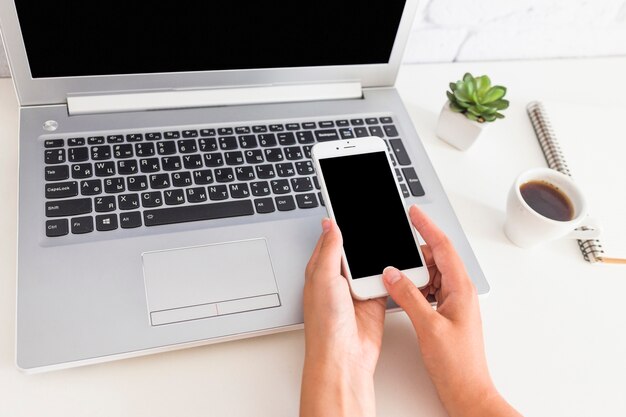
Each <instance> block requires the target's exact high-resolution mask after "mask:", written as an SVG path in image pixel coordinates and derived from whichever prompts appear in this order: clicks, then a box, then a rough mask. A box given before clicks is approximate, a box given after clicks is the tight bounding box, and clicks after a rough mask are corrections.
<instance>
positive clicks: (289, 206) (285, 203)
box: [274, 195, 296, 211]
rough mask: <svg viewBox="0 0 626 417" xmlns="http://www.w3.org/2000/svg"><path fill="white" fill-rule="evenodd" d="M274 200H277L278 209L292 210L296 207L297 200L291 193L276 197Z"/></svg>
mask: <svg viewBox="0 0 626 417" xmlns="http://www.w3.org/2000/svg"><path fill="white" fill-rule="evenodd" d="M274 200H275V201H276V207H278V211H291V210H295V209H296V202H295V200H294V199H293V197H292V196H290V195H285V196H281V197H276V198H275V199H274Z"/></svg>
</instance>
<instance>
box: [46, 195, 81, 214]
mask: <svg viewBox="0 0 626 417" xmlns="http://www.w3.org/2000/svg"><path fill="white" fill-rule="evenodd" d="M87 213H91V198H77V199H74V200H58V201H46V217H63V216H76V215H78V214H87Z"/></svg>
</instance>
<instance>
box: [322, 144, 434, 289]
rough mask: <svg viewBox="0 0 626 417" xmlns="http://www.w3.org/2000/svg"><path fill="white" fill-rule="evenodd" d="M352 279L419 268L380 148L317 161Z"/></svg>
mask: <svg viewBox="0 0 626 417" xmlns="http://www.w3.org/2000/svg"><path fill="white" fill-rule="evenodd" d="M319 163H320V166H321V169H322V175H323V176H324V182H325V183H326V189H327V191H328V196H329V198H330V203H331V205H332V208H333V212H334V214H335V219H336V221H337V225H338V226H339V229H341V233H342V235H343V247H344V251H345V253H346V260H347V261H348V265H349V267H350V273H351V274H352V278H353V279H358V278H363V277H368V276H372V275H378V274H382V272H383V269H384V268H385V267H387V266H394V267H396V268H398V269H401V270H402V269H409V268H417V267H420V266H422V262H421V259H420V256H419V254H418V249H417V245H416V243H415V239H414V238H413V234H412V233H411V227H413V226H411V225H410V223H409V221H408V220H407V217H406V214H405V210H406V209H405V205H404V201H402V197H401V196H400V195H399V194H398V190H397V188H396V184H395V181H394V177H393V176H394V173H393V171H392V169H391V167H390V166H389V162H388V161H387V155H386V154H385V152H383V151H381V152H372V153H366V154H358V155H349V156H339V157H334V158H324V159H320V161H319Z"/></svg>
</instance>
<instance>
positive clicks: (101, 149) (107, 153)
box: [91, 145, 111, 161]
mask: <svg viewBox="0 0 626 417" xmlns="http://www.w3.org/2000/svg"><path fill="white" fill-rule="evenodd" d="M110 158H111V147H110V146H109V145H102V146H92V147H91V159H93V160H94V161H103V160H105V159H110Z"/></svg>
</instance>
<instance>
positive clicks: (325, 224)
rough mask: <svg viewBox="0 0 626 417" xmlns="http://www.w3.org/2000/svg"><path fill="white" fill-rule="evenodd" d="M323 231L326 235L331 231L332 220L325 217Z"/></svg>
mask: <svg viewBox="0 0 626 417" xmlns="http://www.w3.org/2000/svg"><path fill="white" fill-rule="evenodd" d="M322 230H323V231H324V233H326V232H328V231H329V230H330V219H329V218H328V217H324V218H323V219H322Z"/></svg>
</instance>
